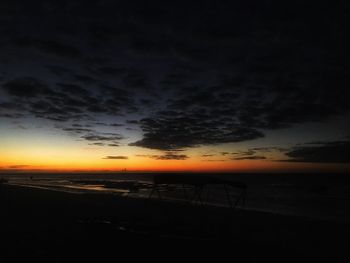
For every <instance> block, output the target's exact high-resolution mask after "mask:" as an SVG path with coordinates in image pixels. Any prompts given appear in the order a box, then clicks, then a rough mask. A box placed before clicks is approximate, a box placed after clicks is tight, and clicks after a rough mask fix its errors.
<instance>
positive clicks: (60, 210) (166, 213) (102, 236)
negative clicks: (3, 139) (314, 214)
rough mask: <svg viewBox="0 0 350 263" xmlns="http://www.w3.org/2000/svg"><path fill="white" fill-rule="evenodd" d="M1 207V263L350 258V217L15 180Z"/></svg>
mask: <svg viewBox="0 0 350 263" xmlns="http://www.w3.org/2000/svg"><path fill="white" fill-rule="evenodd" d="M0 209H1V217H0V224H1V225H0V239H1V246H0V249H1V251H0V262H16V261H18V260H20V259H23V260H25V261H29V260H31V259H34V260H36V261H42V260H44V261H46V262H67V261H71V260H76V261H78V262H82V261H84V260H91V259H92V260H95V261H97V262H103V261H105V260H104V259H108V261H110V260H112V261H116V262H117V261H125V260H131V259H135V258H137V259H139V260H145V261H149V260H151V262H152V261H155V260H162V261H163V262H168V261H174V260H176V261H179V260H183V261H184V260H186V261H191V260H196V261H198V260H202V259H210V260H215V262H222V261H236V262H262V261H263V260H266V259H269V260H271V261H279V262H295V261H300V260H302V261H309V262H319V261H323V260H327V261H329V262H349V261H348V260H349V258H350V257H349V254H350V252H348V251H347V250H348V249H349V248H350V223H335V222H325V221H323V222H322V221H315V220H310V219H306V218H296V217H289V216H281V215H274V214H269V213H262V212H253V211H239V212H235V213H233V212H232V211H231V210H230V209H226V208H214V207H200V206H193V205H188V204H184V203H174V202H165V201H159V200H155V199H154V200H144V199H131V198H122V197H116V196H112V195H106V194H70V193H64V192H54V191H48V190H41V189H31V188H24V187H18V186H9V185H3V186H1V188H0ZM125 256H126V257H127V259H126V258H125Z"/></svg>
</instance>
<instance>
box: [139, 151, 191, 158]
mask: <svg viewBox="0 0 350 263" xmlns="http://www.w3.org/2000/svg"><path fill="white" fill-rule="evenodd" d="M136 156H138V157H148V158H151V159H155V160H186V159H188V156H187V155H185V154H176V153H173V152H166V153H165V154H163V155H147V154H146V155H136Z"/></svg>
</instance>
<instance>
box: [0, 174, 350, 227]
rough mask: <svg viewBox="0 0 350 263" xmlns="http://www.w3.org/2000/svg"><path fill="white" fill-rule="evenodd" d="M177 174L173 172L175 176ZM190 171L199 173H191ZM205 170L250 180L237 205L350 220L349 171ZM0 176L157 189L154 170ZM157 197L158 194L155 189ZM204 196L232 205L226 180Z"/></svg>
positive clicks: (102, 188)
mask: <svg viewBox="0 0 350 263" xmlns="http://www.w3.org/2000/svg"><path fill="white" fill-rule="evenodd" d="M178 175H179V174H175V173H174V174H171V176H178ZM183 175H184V174H181V176H183ZM185 175H186V174H185ZM191 176H201V175H200V174H191ZM206 176H211V177H216V178H220V179H224V180H228V181H239V182H244V183H245V184H246V185H247V195H246V203H245V206H244V207H242V203H239V207H242V208H243V209H253V210H259V211H268V212H272V213H277V214H287V215H295V216H303V217H310V218H318V219H324V220H336V221H348V222H350V176H348V175H346V174H333V175H332V174H206ZM0 177H6V178H7V179H8V180H9V183H10V184H14V185H22V186H27V187H35V188H44V189H50V190H53V191H66V192H71V193H76V194H84V193H95V194H100V193H105V194H112V195H120V196H125V197H128V198H148V197H149V195H150V193H151V191H152V189H153V178H154V174H152V173H117V174H107V173H105V174H103V173H102V174H92V173H89V174H11V175H2V176H0ZM240 191H241V190H240V189H235V188H230V191H229V197H230V199H231V200H232V201H235V200H236V198H237V197H238V196H239V194H240ZM160 193H161V197H162V199H165V200H169V201H176V202H191V203H192V204H193V205H200V204H201V203H200V202H199V198H198V196H196V197H195V198H194V199H193V197H194V196H195V192H194V190H193V189H192V188H191V187H188V186H184V187H183V186H182V185H173V186H170V187H167V188H162V189H161V190H160ZM153 198H158V195H157V193H156V192H155V193H154V195H153ZM192 199H193V200H192ZM189 200H192V201H189ZM201 201H202V204H203V203H204V204H206V205H216V206H227V207H229V200H228V198H227V193H226V191H225V189H224V187H223V186H222V185H208V186H206V187H204V188H203V191H202V193H201Z"/></svg>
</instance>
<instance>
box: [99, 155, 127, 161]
mask: <svg viewBox="0 0 350 263" xmlns="http://www.w3.org/2000/svg"><path fill="white" fill-rule="evenodd" d="M102 159H105V160H127V159H129V157H128V156H121V155H118V156H106V157H104V158H102Z"/></svg>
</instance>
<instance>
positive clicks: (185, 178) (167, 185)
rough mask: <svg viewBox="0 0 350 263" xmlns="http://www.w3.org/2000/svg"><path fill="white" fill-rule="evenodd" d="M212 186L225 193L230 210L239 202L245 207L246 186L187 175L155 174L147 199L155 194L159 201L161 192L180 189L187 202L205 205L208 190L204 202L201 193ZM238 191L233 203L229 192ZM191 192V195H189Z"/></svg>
mask: <svg viewBox="0 0 350 263" xmlns="http://www.w3.org/2000/svg"><path fill="white" fill-rule="evenodd" d="M213 185H221V186H223V189H224V190H225V193H226V199H227V201H228V203H229V205H230V207H231V208H236V207H237V205H238V204H239V202H240V201H241V204H242V207H244V206H245V200H246V194H247V185H246V184H245V183H242V182H237V181H229V180H222V179H219V178H215V177H210V176H198V175H189V174H182V175H179V174H176V175H174V174H157V175H155V176H154V179H153V188H152V191H151V193H150V195H149V198H151V197H152V196H153V194H154V193H155V192H156V193H157V195H158V198H159V199H162V195H161V192H169V191H171V190H174V189H176V188H180V189H182V191H183V193H184V197H185V199H186V200H187V201H189V202H195V201H198V202H199V203H200V204H206V203H207V202H208V201H209V192H210V191H209V189H208V191H207V196H206V200H204V199H203V197H202V195H203V191H204V189H205V188H206V187H210V186H213ZM232 189H236V190H237V189H238V191H239V194H238V195H236V200H235V202H233V200H232V195H231V191H230V190H232ZM191 190H192V191H191ZM189 192H192V195H190V194H189Z"/></svg>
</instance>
